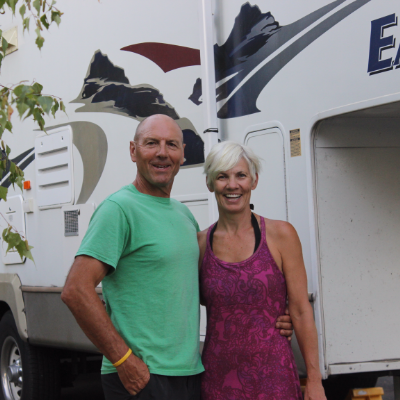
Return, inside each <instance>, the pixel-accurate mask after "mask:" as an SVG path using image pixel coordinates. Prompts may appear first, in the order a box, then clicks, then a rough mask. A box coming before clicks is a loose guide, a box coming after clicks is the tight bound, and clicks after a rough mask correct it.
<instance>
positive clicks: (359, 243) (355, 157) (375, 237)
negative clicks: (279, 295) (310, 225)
mask: <svg viewBox="0 0 400 400" xmlns="http://www.w3.org/2000/svg"><path fill="white" fill-rule="evenodd" d="M397 121H398V120H397V119H392V120H389V119H386V120H380V119H376V120H374V119H365V118H363V119H361V118H360V119H359V120H358V119H352V118H348V119H343V120H336V121H326V122H325V123H323V124H322V125H321V126H320V128H319V139H318V140H317V143H316V148H315V156H316V193H317V207H318V230H319V251H320V255H319V256H320V257H319V258H320V260H319V261H320V271H321V284H322V290H321V293H322V301H323V314H324V321H325V347H326V360H327V363H328V364H329V370H330V373H343V372H358V371H361V370H368V369H371V368H372V370H380V369H385V368H389V369H390V365H389V364H390V360H391V361H395V360H399V359H400V346H399V344H398V335H397V332H398V331H399V329H400V319H399V316H398V311H397V310H398V304H400V290H399V288H400V245H399V244H400V132H399V129H398V127H399V126H400V124H398V122H397ZM379 143H381V144H382V146H379ZM384 360H388V361H384ZM378 361H379V362H381V365H378V364H379V363H378ZM368 362H370V364H371V365H370V366H367V365H366V364H365V365H364V366H363V365H361V364H360V365H358V366H356V365H354V364H356V363H368ZM371 362H374V364H373V365H372V363H371ZM352 363H353V365H350V364H352ZM339 365H341V366H340V367H339ZM386 365H387V366H386ZM357 368H360V369H358V370H357ZM363 368H364V369H363Z"/></svg>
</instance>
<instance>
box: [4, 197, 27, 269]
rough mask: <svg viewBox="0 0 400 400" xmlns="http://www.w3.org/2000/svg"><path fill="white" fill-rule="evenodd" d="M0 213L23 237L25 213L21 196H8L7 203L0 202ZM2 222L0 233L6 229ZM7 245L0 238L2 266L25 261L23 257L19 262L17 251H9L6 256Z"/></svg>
mask: <svg viewBox="0 0 400 400" xmlns="http://www.w3.org/2000/svg"><path fill="white" fill-rule="evenodd" d="M0 213H1V214H2V215H3V217H4V218H5V219H6V220H7V222H8V223H9V224H10V225H11V226H12V227H13V228H14V230H13V232H15V230H17V231H18V232H19V233H20V234H21V235H22V236H25V213H24V208H23V199H22V196H21V195H18V196H10V197H8V198H7V201H3V200H2V201H0ZM7 226H8V225H7V224H5V223H4V220H3V221H2V222H1V224H0V228H1V231H3V229H4V228H7ZM7 247H8V244H7V243H6V242H5V241H4V240H3V238H1V258H2V260H3V263H4V264H21V263H23V262H24V261H25V257H24V258H23V259H22V260H21V257H20V256H19V254H18V252H17V250H13V251H9V252H8V253H7V254H6V251H7Z"/></svg>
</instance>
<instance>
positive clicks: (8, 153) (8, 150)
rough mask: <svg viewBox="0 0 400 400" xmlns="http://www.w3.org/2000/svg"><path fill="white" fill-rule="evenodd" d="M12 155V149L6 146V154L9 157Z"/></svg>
mask: <svg viewBox="0 0 400 400" xmlns="http://www.w3.org/2000/svg"><path fill="white" fill-rule="evenodd" d="M10 153H11V149H10V148H9V147H8V145H7V144H6V154H7V157H8V156H9V155H10Z"/></svg>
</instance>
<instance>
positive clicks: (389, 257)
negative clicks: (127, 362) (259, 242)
mask: <svg viewBox="0 0 400 400" xmlns="http://www.w3.org/2000/svg"><path fill="white" fill-rule="evenodd" d="M57 6H59V8H60V9H61V11H63V12H64V15H63V16H62V22H61V24H60V27H59V28H56V27H54V28H53V27H52V28H51V30H50V31H49V32H47V33H46V34H44V37H45V43H44V46H43V48H42V50H41V51H39V50H38V49H37V48H36V46H35V44H34V40H35V35H34V34H33V32H31V33H27V32H25V33H24V34H23V33H22V25H21V23H20V22H21V21H20V20H19V18H18V17H14V18H12V17H11V15H7V14H5V15H2V16H1V21H2V26H1V29H2V30H3V32H6V31H8V30H11V29H15V28H16V30H17V34H18V43H17V46H16V47H17V51H15V52H13V53H11V54H9V55H8V56H7V57H6V58H5V59H4V60H3V64H2V69H1V81H2V84H4V85H7V84H13V83H17V82H20V81H21V80H28V81H29V82H32V81H37V82H40V83H41V84H42V85H43V86H44V91H45V93H48V94H51V95H56V96H59V97H61V98H62V99H63V101H64V103H65V104H66V114H62V113H59V114H58V116H57V118H56V119H53V118H52V117H48V118H47V117H46V129H47V133H44V132H42V131H40V130H39V129H38V127H37V126H36V125H35V124H34V122H33V121H32V120H30V119H29V118H28V119H26V120H24V121H19V120H18V119H17V117H13V125H14V132H13V134H9V135H7V136H6V137H5V139H6V141H7V143H8V144H9V146H10V147H11V149H12V153H11V155H10V157H11V159H13V160H14V162H15V163H16V164H17V165H19V167H20V168H21V169H23V171H24V174H25V180H26V181H29V184H26V187H27V189H25V190H24V191H23V192H21V191H20V190H19V189H18V188H17V187H16V188H15V189H14V188H13V187H12V185H11V186H10V181H9V180H8V175H7V174H5V175H4V176H3V177H2V180H1V185H3V186H6V187H8V188H9V194H8V199H7V201H6V202H4V201H1V202H0V213H1V215H0V219H1V225H2V229H4V228H5V227H6V226H7V223H9V224H11V225H12V226H13V227H15V229H16V230H17V231H18V232H20V233H22V234H23V235H24V236H25V237H26V238H27V239H28V240H29V244H30V245H32V246H33V247H34V248H33V250H32V254H33V257H34V262H32V261H31V260H29V259H22V260H21V258H20V257H19V255H18V253H16V252H13V251H9V252H8V253H7V252H6V248H7V246H6V245H5V244H4V243H3V242H2V243H1V246H0V247H1V262H0V319H1V320H0V357H1V358H0V361H1V362H0V369H1V391H0V393H1V394H0V398H1V396H3V398H4V399H7V400H18V399H21V400H29V399H31V397H30V393H32V390H33V389H32V388H33V386H35V385H41V387H44V388H46V391H45V392H43V393H45V394H43V397H42V400H45V399H52V398H55V396H56V395H55V393H57V390H58V388H59V385H60V376H61V378H63V380H64V381H65V376H66V375H68V374H67V373H66V371H67V370H68V368H70V369H69V371H72V372H79V370H80V368H84V367H85V366H86V365H89V364H90V363H94V362H96V360H98V359H99V354H98V352H97V350H96V348H95V347H94V346H93V345H92V344H91V343H90V342H89V340H88V339H87V338H86V336H85V335H84V334H83V332H82V331H81V330H80V329H79V327H78V325H77V324H76V322H75V320H74V318H73V316H72V314H71V313H70V312H69V310H68V309H67V307H66V306H65V305H64V304H63V303H62V302H61V299H60V293H61V291H62V288H63V285H64V283H65V279H66V276H67V274H68V271H69V268H70V266H71V264H72V262H73V260H74V255H75V253H76V252H77V250H78V247H79V245H80V242H81V240H82V238H83V236H84V235H85V231H86V229H87V227H88V224H89V221H90V218H91V216H92V214H93V212H94V210H95V209H96V207H97V206H98V205H99V204H100V203H101V202H102V201H103V200H104V199H105V198H106V197H107V196H108V195H110V194H111V193H113V192H115V191H117V190H118V189H120V188H121V187H122V186H124V185H126V184H129V183H130V182H132V181H133V179H134V177H135V171H136V170H135V165H134V164H133V163H132V162H131V160H130V157H129V142H130V140H132V138H133V135H134V131H135V128H136V126H137V125H138V123H139V122H140V121H141V120H143V119H144V118H145V117H147V116H149V115H152V114H166V115H169V116H171V117H172V118H174V119H175V120H176V121H177V123H178V124H179V126H180V127H181V129H182V131H183V135H184V141H185V143H186V148H185V162H184V164H183V166H182V168H181V170H180V172H179V174H178V175H177V177H176V179H175V183H174V187H173V193H172V197H174V198H175V199H177V200H179V201H181V202H182V203H184V204H185V205H186V206H187V207H189V209H190V210H191V212H192V213H193V215H194V216H195V217H196V219H197V221H198V223H199V225H200V227H201V229H205V228H206V227H208V226H209V225H210V224H211V223H212V222H214V221H215V220H216V219H217V209H216V204H215V201H214V199H213V197H212V194H210V193H209V192H208V190H207V187H206V184H205V177H204V175H203V164H204V159H205V156H206V155H207V153H208V151H209V149H210V148H211V146H212V145H213V144H215V143H217V142H218V141H219V140H221V141H224V140H234V141H238V142H240V143H245V144H247V145H249V146H251V147H252V148H253V149H254V151H255V152H256V153H257V154H258V155H259V156H260V157H261V158H262V163H263V171H262V173H261V175H260V180H259V185H258V188H257V190H256V191H255V192H254V193H253V195H252V203H253V204H254V209H255V212H256V213H258V214H261V215H263V216H265V217H268V218H272V219H280V220H286V221H289V222H290V223H291V224H293V226H294V227H295V228H296V230H297V232H298V234H299V237H300V240H301V243H302V248H303V253H304V259H305V264H306V269H307V275H308V292H309V299H310V302H312V305H313V309H314V315H315V322H316V325H317V330H318V339H319V355H320V367H321V373H322V375H323V378H324V379H325V380H326V382H329V381H334V382H336V383H335V385H337V386H340V385H341V384H343V382H346V385H348V387H349V388H350V387H354V386H365V385H366V386H369V385H373V381H374V379H375V380H376V377H377V376H380V375H390V374H392V375H394V376H395V379H394V381H395V382H396V383H397V384H398V386H397V387H396V390H397V392H396V393H397V394H396V396H397V397H396V399H400V392H399V390H400V380H399V379H400V378H399V377H398V376H396V374H399V370H400V346H399V344H398V337H397V336H398V332H399V330H400V317H399V313H398V308H397V307H398V304H400V290H399V287H400V261H399V260H400V246H399V238H400V207H399V204H400V173H399V171H400V47H399V43H400V26H399V24H398V17H399V16H400V2H398V1H395V0H308V1H298V0H286V1H271V0H254V1H253V2H245V0H197V1H194V0H191V1H188V0H170V1H162V0H152V1H150V2H149V1H148V2H139V1H138V0H130V1H128V0H114V1H109V0H103V1H101V2H97V1H78V0H69V1H65V2H62V1H60V2H58V4H57ZM396 39H397V40H396ZM97 290H98V293H99V296H101V293H102V289H101V285H100V286H99V287H98V288H97ZM133 312H134V310H133ZM201 315H202V318H201V331H200V338H199V339H200V341H204V335H205V310H203V309H202V310H201ZM294 342H295V340H294ZM294 347H296V345H295V343H294ZM295 351H296V352H297V353H298V350H296V349H295ZM298 368H299V372H300V375H303V374H304V365H303V364H302V361H301V359H300V358H298Z"/></svg>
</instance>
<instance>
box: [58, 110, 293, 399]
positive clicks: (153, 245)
mask: <svg viewBox="0 0 400 400" xmlns="http://www.w3.org/2000/svg"><path fill="white" fill-rule="evenodd" d="M184 147H185V145H184V144H183V134H182V131H181V129H180V128H179V126H178V125H177V123H176V122H175V121H174V120H173V119H171V118H170V117H167V116H165V115H153V116H151V117H148V118H146V119H145V120H143V121H142V122H141V123H140V124H139V125H138V127H137V130H136V134H135V138H134V141H132V142H131V143H130V154H131V159H132V161H133V162H135V163H136V165H137V175H136V179H135V181H134V182H133V184H131V185H128V186H125V187H124V188H122V189H121V190H119V191H118V192H116V193H114V194H113V195H111V196H110V197H108V198H107V199H106V200H105V201H104V202H103V203H102V204H101V205H100V206H99V207H98V208H97V210H96V211H95V213H94V214H93V217H92V220H91V223H90V225H89V228H88V231H87V233H86V235H85V237H84V239H83V241H82V244H81V247H80V249H79V251H78V253H77V257H76V259H75V262H74V264H73V265H72V268H71V271H70V273H69V275H68V278H67V281H66V284H65V288H64V290H63V293H62V300H63V301H64V302H65V303H66V304H67V305H68V307H69V308H70V310H71V311H72V313H73V314H74V316H75V318H76V320H77V321H78V323H79V325H80V327H81V328H82V330H83V331H84V332H85V334H86V335H87V336H88V337H89V339H90V340H91V341H92V342H93V343H94V344H95V346H96V347H97V348H98V349H99V350H100V352H102V353H103V354H104V359H103V365H102V382H103V388H104V392H105V397H106V399H107V400H111V399H112V400H119V399H121V400H122V399H127V400H128V399H141V400H147V399H160V400H164V399H165V400H176V399H179V400H199V399H200V375H199V374H200V373H201V372H202V371H203V370H204V369H203V366H202V364H201V360H200V356H199V287H198V269H197V263H198V256H199V250H198V246H197V240H196V232H197V231H198V230H199V228H198V225H197V222H196V220H195V219H194V217H193V215H192V214H191V213H190V211H189V210H188V208H187V207H186V206H184V205H182V204H181V203H179V202H177V201H175V200H172V199H170V193H171V189H172V185H173V182H174V178H175V175H176V174H177V173H178V171H179V167H180V165H182V164H183V162H184ZM101 281H102V282H103V295H104V299H105V302H106V307H107V311H106V310H105V309H104V307H103V305H102V303H101V301H100V299H99V297H98V296H97V294H96V292H95V287H96V286H97V285H98V284H99V283H100V282H101ZM281 318H282V321H283V322H281V323H280V325H278V324H277V327H278V328H285V329H289V331H286V332H284V334H285V335H287V336H288V335H290V334H291V331H290V329H291V325H290V323H289V324H288V323H285V321H288V320H289V321H290V319H287V318H289V317H281ZM285 318H286V319H285Z"/></svg>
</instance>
